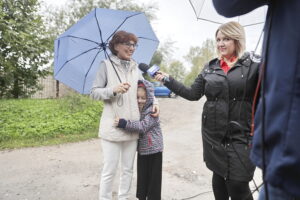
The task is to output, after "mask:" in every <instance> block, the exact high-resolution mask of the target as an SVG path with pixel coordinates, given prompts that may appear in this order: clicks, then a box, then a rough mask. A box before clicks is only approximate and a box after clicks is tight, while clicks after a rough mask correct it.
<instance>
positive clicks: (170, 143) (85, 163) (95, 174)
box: [0, 97, 261, 200]
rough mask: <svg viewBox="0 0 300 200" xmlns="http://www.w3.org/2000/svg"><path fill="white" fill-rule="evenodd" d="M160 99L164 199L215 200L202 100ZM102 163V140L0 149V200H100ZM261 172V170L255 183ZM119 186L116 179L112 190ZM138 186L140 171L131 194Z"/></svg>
mask: <svg viewBox="0 0 300 200" xmlns="http://www.w3.org/2000/svg"><path fill="white" fill-rule="evenodd" d="M159 102H160V108H161V114H160V118H161V124H162V129H163V134H164V142H165V150H164V155H163V184H162V199H163V200H188V199H191V200H213V199H214V198H213V194H212V189H211V172H210V171H209V170H208V169H207V168H206V166H205V164H204V163H203V157H202V142H201V113H202V106H203V103H204V99H202V100H201V101H197V102H189V101H186V100H184V99H182V98H180V97H177V98H172V99H170V98H160V99H159ZM101 168H102V153H101V146H100V140H99V139H93V140H89V141H84V142H79V143H70V144H64V145H57V146H48V147H37V148H24V149H17V150H9V151H8V150H6V151H0V200H97V199H98V189H99V180H100V176H99V175H100V171H101ZM135 170H136V168H135ZM135 173H136V172H135ZM260 177H261V173H260V171H259V170H257V171H256V174H255V180H256V183H257V184H260V183H261V178H260ZM117 185H118V179H116V181H115V186H114V191H117ZM251 187H252V188H253V183H251ZM135 189H136V175H134V182H133V185H132V191H131V192H132V199H135V198H134V194H135ZM114 193H115V192H114ZM254 196H255V197H256V196H257V194H256V193H255V194H254Z"/></svg>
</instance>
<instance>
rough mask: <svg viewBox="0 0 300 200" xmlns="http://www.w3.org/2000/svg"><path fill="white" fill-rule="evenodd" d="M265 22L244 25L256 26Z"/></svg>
mask: <svg viewBox="0 0 300 200" xmlns="http://www.w3.org/2000/svg"><path fill="white" fill-rule="evenodd" d="M263 23H265V22H257V23H253V24H247V25H244V26H243V27H247V26H255V25H259V24H263Z"/></svg>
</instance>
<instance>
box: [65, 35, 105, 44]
mask: <svg viewBox="0 0 300 200" xmlns="http://www.w3.org/2000/svg"><path fill="white" fill-rule="evenodd" d="M66 37H70V38H75V39H80V40H85V41H88V42H92V43H95V44H97V45H98V44H99V43H98V42H95V41H93V40H89V39H87V38H81V37H77V36H73V35H66V36H63V37H61V38H66ZM61 38H60V39H61Z"/></svg>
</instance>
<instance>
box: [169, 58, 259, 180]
mask: <svg viewBox="0 0 300 200" xmlns="http://www.w3.org/2000/svg"><path fill="white" fill-rule="evenodd" d="M258 61H259V60H258V58H257V57H256V56H254V55H252V54H250V53H245V54H244V55H243V56H242V57H241V58H240V59H239V60H238V61H237V62H236V63H235V65H234V66H233V67H231V68H230V70H229V71H228V73H227V75H226V74H225V73H224V71H223V70H222V69H221V68H220V60H219V59H213V60H211V61H210V62H209V63H208V64H206V65H205V67H204V69H203V70H202V72H201V73H200V74H199V75H198V77H197V78H196V79H195V81H194V83H193V84H192V86H191V87H186V86H184V85H183V84H181V83H179V82H178V81H176V80H175V79H174V78H172V77H170V81H169V82H166V83H165V85H166V86H167V87H168V88H169V89H171V90H172V91H173V92H175V93H176V94H177V95H179V96H181V97H183V98H185V99H188V100H191V101H196V100H199V99H200V98H201V97H202V96H203V95H205V96H206V99H207V101H206V102H205V104H204V107H203V113H202V139H203V154H204V161H205V163H206V165H207V167H208V168H209V169H210V170H212V171H213V172H215V173H217V174H219V175H221V176H223V177H224V178H230V179H233V180H240V181H250V180H251V179H252V177H253V173H254V169H255V167H254V166H253V164H252V163H251V162H250V160H249V150H250V149H249V146H250V144H251V140H252V137H251V136H250V131H251V112H252V100H253V96H254V93H255V89H256V85H257V81H258V69H259V62H258Z"/></svg>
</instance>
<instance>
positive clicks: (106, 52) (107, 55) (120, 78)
mask: <svg viewBox="0 0 300 200" xmlns="http://www.w3.org/2000/svg"><path fill="white" fill-rule="evenodd" d="M104 52H105V55H106V56H107V57H108V59H109V61H110V63H111V64H112V66H113V68H114V70H115V72H116V74H117V77H118V79H119V81H120V83H122V81H121V78H120V76H119V74H118V72H117V70H116V68H115V65H114V63H113V61H112V60H111V59H110V56H109V55H108V53H107V52H106V50H104Z"/></svg>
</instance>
